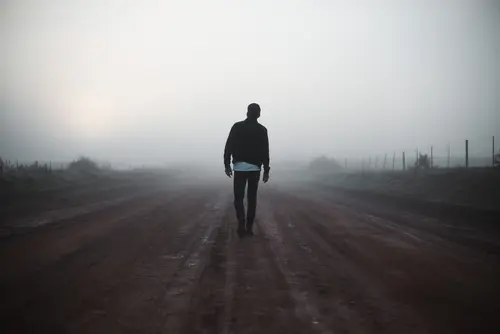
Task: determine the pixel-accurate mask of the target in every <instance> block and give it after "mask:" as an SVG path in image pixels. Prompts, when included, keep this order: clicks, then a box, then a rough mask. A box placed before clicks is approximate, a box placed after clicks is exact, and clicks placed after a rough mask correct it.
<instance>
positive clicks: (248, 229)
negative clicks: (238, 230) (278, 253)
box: [245, 221, 253, 235]
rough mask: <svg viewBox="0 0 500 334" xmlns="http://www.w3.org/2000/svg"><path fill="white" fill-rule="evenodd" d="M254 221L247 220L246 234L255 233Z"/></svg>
mask: <svg viewBox="0 0 500 334" xmlns="http://www.w3.org/2000/svg"><path fill="white" fill-rule="evenodd" d="M252 227H253V222H252V221H250V222H249V221H247V226H246V229H245V230H246V234H247V235H253V228H252Z"/></svg>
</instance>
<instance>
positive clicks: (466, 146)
mask: <svg viewBox="0 0 500 334" xmlns="http://www.w3.org/2000/svg"><path fill="white" fill-rule="evenodd" d="M465 168H469V140H468V139H466V140H465Z"/></svg>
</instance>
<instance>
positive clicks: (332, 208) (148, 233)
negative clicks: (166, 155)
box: [0, 184, 500, 334]
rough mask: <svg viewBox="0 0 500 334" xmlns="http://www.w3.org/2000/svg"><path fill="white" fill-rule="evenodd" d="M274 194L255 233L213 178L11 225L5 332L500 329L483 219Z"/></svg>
mask: <svg viewBox="0 0 500 334" xmlns="http://www.w3.org/2000/svg"><path fill="white" fill-rule="evenodd" d="M226 186H227V184H226ZM262 188H263V189H262V191H261V193H260V197H259V209H258V210H259V212H258V221H257V222H256V225H257V226H256V235H255V236H254V237H248V238H245V239H243V240H239V239H238V238H237V237H236V234H235V220H234V214H233V208H232V203H231V201H232V199H231V193H230V186H229V187H225V188H223V187H222V186H221V185H215V184H206V185H203V186H196V187H195V186H183V187H173V188H168V187H167V188H166V189H165V190H163V191H159V190H157V191H154V192H151V193H147V194H146V193H144V194H141V196H136V197H133V196H132V197H126V198H124V199H122V200H116V201H107V202H106V205H102V206H98V205H94V204H93V205H92V206H91V207H90V209H88V210H80V209H79V208H73V209H71V210H69V211H68V209H66V211H64V212H62V213H61V212H59V214H58V213H57V212H51V213H50V215H49V216H50V217H49V218H46V219H44V215H48V214H47V213H45V214H44V213H41V214H39V215H38V216H39V217H38V219H37V222H38V223H35V224H29V223H26V221H25V224H24V226H21V227H17V228H16V226H11V227H10V229H12V230H13V231H14V232H13V233H10V232H9V233H8V234H4V235H3V236H2V239H0V266H1V268H2V270H1V272H0V296H1V306H0V312H1V313H0V314H1V321H0V326H1V328H0V331H1V332H2V333H238V334H239V333H398V334H401V333H499V332H500V330H499V329H500V320H499V319H500V318H499V317H498V314H499V311H500V307H499V305H500V302H499V301H500V293H499V290H500V289H499V283H498V282H500V280H499V279H500V272H499V268H500V266H499V261H498V260H499V257H500V251H499V250H500V242H499V241H500V238H499V235H498V233H497V232H498V229H497V228H496V227H495V226H492V224H491V222H483V221H482V219H483V218H484V217H483V218H481V217H479V218H478V219H476V220H475V219H471V218H470V217H462V218H461V217H457V216H456V215H449V216H448V215H447V214H443V213H439V214H438V213H436V214H432V212H428V211H426V212H425V213H423V211H422V210H420V208H415V209H414V210H413V209H412V208H411V207H410V208H408V207H405V208H401V207H398V206H396V205H394V204H392V203H391V202H390V201H387V200H386V199H380V200H379V199H377V198H367V197H360V196H356V195H352V194H349V193H345V192H340V191H333V190H331V191H326V190H319V189H313V188H304V187H292V186H288V187H282V186H279V185H278V186H272V185H271V186H267V187H265V188H264V187H262ZM485 219H486V218H485ZM40 222H43V223H40Z"/></svg>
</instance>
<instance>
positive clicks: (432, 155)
mask: <svg viewBox="0 0 500 334" xmlns="http://www.w3.org/2000/svg"><path fill="white" fill-rule="evenodd" d="M432 168H434V147H432V146H431V169H432Z"/></svg>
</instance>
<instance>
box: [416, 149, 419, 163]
mask: <svg viewBox="0 0 500 334" xmlns="http://www.w3.org/2000/svg"><path fill="white" fill-rule="evenodd" d="M418 153H419V152H418V148H417V160H416V161H417V162H416V165H417V166H418V165H419V162H420V157H419V155H418Z"/></svg>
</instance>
